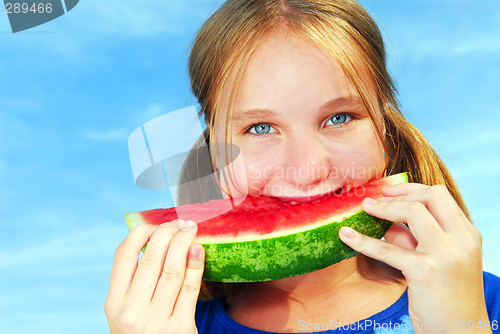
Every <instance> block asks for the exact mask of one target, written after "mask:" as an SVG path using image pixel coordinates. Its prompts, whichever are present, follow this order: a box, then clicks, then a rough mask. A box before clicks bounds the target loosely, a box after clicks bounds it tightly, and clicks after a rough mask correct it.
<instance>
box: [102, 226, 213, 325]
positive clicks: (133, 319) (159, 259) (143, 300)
mask: <svg viewBox="0 0 500 334" xmlns="http://www.w3.org/2000/svg"><path fill="white" fill-rule="evenodd" d="M181 224H183V225H182V228H181ZM196 232H197V226H196V224H194V223H193V222H191V221H187V222H186V223H184V222H183V221H182V220H176V221H173V222H171V223H165V224H162V225H160V226H159V227H157V228H156V227H152V226H150V225H146V224H140V225H138V226H136V227H134V228H133V229H132V231H130V233H129V234H128V235H127V237H126V238H125V240H124V241H123V242H122V244H121V245H120V246H119V247H118V249H117V250H116V253H115V258H114V261H113V267H112V269H111V282H110V285H109V292H108V296H107V298H106V303H105V306H104V308H105V312H106V317H107V318H108V324H109V328H110V331H111V333H183V334H184V333H187V334H190V333H197V332H198V331H197V329H196V325H195V321H194V314H195V308H196V302H197V299H198V293H199V291H200V286H201V278H202V276H203V268H204V259H205V253H204V249H203V247H202V246H201V245H200V244H196V243H192V242H193V239H194V237H195V236H196ZM148 240H149V243H148V246H147V248H146V250H145V252H144V254H143V256H142V258H141V260H140V262H139V265H137V261H138V255H139V253H140V251H141V249H142V248H143V247H144V245H145V244H146V242H148Z"/></svg>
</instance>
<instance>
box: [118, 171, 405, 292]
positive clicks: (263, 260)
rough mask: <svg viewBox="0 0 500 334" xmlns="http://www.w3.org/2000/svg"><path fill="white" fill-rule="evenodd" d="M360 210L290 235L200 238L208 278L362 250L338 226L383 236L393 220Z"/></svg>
mask: <svg viewBox="0 0 500 334" xmlns="http://www.w3.org/2000/svg"><path fill="white" fill-rule="evenodd" d="M389 178H390V179H387V181H386V182H388V184H387V185H393V184H398V183H406V182H408V175H407V174H406V173H400V174H397V175H392V176H390V177H389ZM359 210H360V211H359V212H357V213H354V214H352V213H350V214H351V215H350V216H349V217H347V218H345V219H342V220H340V221H338V219H339V217H338V216H337V217H336V218H335V217H331V218H330V219H331V220H332V222H330V223H328V222H327V223H326V224H323V225H321V226H316V227H314V228H312V229H309V230H305V231H300V232H296V233H290V234H287V235H282V236H274V237H269V238H262V239H257V240H249V241H238V240H237V239H235V240H234V241H231V242H199V243H200V244H201V245H203V247H204V249H205V254H206V255H205V270H204V274H203V279H204V280H206V281H215V282H227V283H236V282H261V281H269V280H275V279H282V278H288V277H294V276H298V275H302V274H306V273H310V272H313V271H316V270H320V269H324V268H326V267H328V266H330V265H333V264H335V263H338V262H340V261H342V260H346V259H349V258H352V257H354V256H356V255H359V253H358V252H356V251H354V250H353V249H352V248H350V247H349V246H347V245H346V244H344V243H343V242H342V241H341V240H340V238H339V236H338V232H339V230H340V228H341V227H342V226H348V227H351V228H353V229H354V230H356V231H358V232H360V233H362V234H365V235H367V236H370V237H373V238H376V239H380V238H382V237H383V236H384V234H385V232H386V231H387V229H388V228H389V227H390V226H391V225H392V224H393V223H392V222H389V221H387V220H383V219H380V218H377V217H373V216H370V215H368V214H367V213H366V212H364V211H362V209H361V206H359ZM134 214H136V213H129V214H125V218H126V221H127V227H128V229H129V231H130V230H131V229H132V228H133V227H134V226H135V225H137V224H138V223H141V219H140V217H138V216H134V217H132V216H131V215H134ZM327 221H328V220H327ZM200 241H201V240H200ZM195 242H196V239H195ZM146 246H147V244H146V245H145V246H144V248H143V249H142V251H144V250H145V249H146Z"/></svg>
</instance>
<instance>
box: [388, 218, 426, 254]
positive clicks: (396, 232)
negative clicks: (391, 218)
mask: <svg viewBox="0 0 500 334" xmlns="http://www.w3.org/2000/svg"><path fill="white" fill-rule="evenodd" d="M384 239H385V240H386V241H387V242H390V243H391V244H394V245H396V246H399V247H402V248H405V249H409V250H415V248H416V247H417V244H418V242H417V239H415V237H414V236H413V234H411V231H410V229H409V228H408V227H407V226H406V225H405V224H403V223H394V224H392V226H391V227H389V229H388V230H387V232H386V233H385V235H384Z"/></svg>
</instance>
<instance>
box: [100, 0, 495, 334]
mask: <svg viewBox="0 0 500 334" xmlns="http://www.w3.org/2000/svg"><path fill="white" fill-rule="evenodd" d="M189 73H190V77H191V84H192V90H193V93H194V95H195V96H196V97H197V99H198V102H199V103H200V105H201V112H200V113H201V114H202V115H203V116H204V118H205V121H206V123H207V131H206V133H205V138H203V139H204V140H206V142H207V143H208V144H209V145H210V147H211V148H212V149H211V151H210V153H211V158H212V165H213V166H218V165H219V161H218V160H219V159H218V158H217V157H218V155H217V152H216V150H215V149H214V147H216V145H214V144H215V143H216V142H217V141H219V142H226V143H232V144H235V145H237V146H238V147H239V149H240V150H241V154H242V157H243V160H244V164H245V171H246V173H244V174H243V175H242V173H237V174H235V175H233V177H234V178H235V179H236V181H238V182H245V183H246V184H247V188H248V190H247V193H248V195H257V194H258V195H266V196H275V197H279V198H282V199H283V200H285V201H309V200H314V199H317V198H320V197H322V196H325V195H328V194H330V193H332V192H335V191H339V189H345V188H349V187H352V186H356V185H362V184H364V183H366V182H368V181H370V180H372V179H376V178H380V177H383V176H385V175H391V174H394V173H399V172H402V171H406V172H409V174H410V177H411V181H412V183H409V184H402V185H397V186H393V187H388V188H385V189H384V190H383V194H384V196H386V197H384V198H382V199H381V200H380V201H375V200H373V199H370V198H367V199H365V201H364V202H363V209H364V210H365V211H366V212H368V213H369V214H371V215H374V216H377V217H380V218H383V219H387V220H391V221H395V222H397V223H396V224H394V225H393V226H392V227H391V228H390V229H389V231H388V232H387V233H386V235H385V240H386V241H382V240H376V239H372V238H369V237H366V236H364V235H362V234H360V233H358V232H356V231H354V230H352V229H349V228H345V227H344V228H342V229H341V230H340V232H339V237H340V238H341V240H342V241H343V242H345V243H346V244H347V245H348V246H350V247H352V248H353V249H355V250H356V251H358V252H360V253H361V254H362V255H359V256H357V257H354V258H351V259H349V260H345V261H342V262H340V263H337V264H335V265H332V266H330V267H327V268H325V269H323V270H319V271H316V272H313V273H309V274H305V275H301V276H298V277H292V278H286V279H281V280H275V281H269V282H261V283H247V284H223V283H213V282H202V281H201V277H202V273H203V263H204V251H203V248H202V247H201V245H199V244H196V243H193V239H194V237H195V235H196V230H197V227H196V225H195V224H194V223H192V222H190V221H186V222H184V221H174V222H170V223H165V224H163V225H161V226H160V227H158V228H157V229H156V230H155V229H154V228H152V227H147V226H141V225H140V226H137V227H136V228H134V229H133V230H132V231H131V232H130V233H129V235H128V236H127V237H126V238H125V240H124V242H123V243H122V244H121V245H120V246H119V248H118V249H117V251H116V255H115V261H114V264H113V269H112V274H111V282H110V289H109V293H108V297H107V300H106V304H105V310H106V315H107V317H108V322H109V326H110V329H111V332H112V333H197V332H199V333H264V332H276V333H285V332H286V333H297V332H329V333H330V332H332V333H333V332H339V333H346V331H347V332H352V333H353V332H370V333H371V332H377V333H381V332H392V331H404V332H411V331H413V332H415V333H417V332H418V333H420V332H436V333H437V332H440V333H442V332H443V331H452V330H462V331H469V332H481V333H491V332H492V331H493V332H494V331H496V330H497V329H498V317H499V314H500V306H499V304H500V300H499V299H498V298H497V299H496V300H495V295H496V294H497V293H498V289H499V286H500V283H499V279H498V278H497V277H494V276H493V275H491V274H486V273H484V274H483V271H482V256H481V235H480V234H479V232H478V230H477V229H476V228H475V227H474V225H472V223H471V222H470V220H469V217H468V213H467V209H466V207H465V205H464V203H463V201H462V198H461V196H460V194H459V192H458V190H457V187H456V186H455V183H454V182H453V180H452V178H451V176H450V174H449V173H448V171H447V169H446V167H445V166H444V164H443V163H442V162H441V160H440V159H439V157H438V156H437V155H436V154H435V152H434V151H433V150H432V148H431V147H430V146H429V144H428V143H427V142H426V140H425V139H424V138H423V136H422V135H421V134H420V132H419V131H418V130H417V129H416V128H414V127H413V126H412V125H411V124H410V123H409V122H408V121H407V120H405V119H404V117H403V116H402V115H401V113H400V111H399V109H398V104H397V101H396V97H395V90H394V86H393V83H392V81H391V78H390V76H389V74H388V72H387V70H386V67H385V52H384V46H383V41H382V38H381V34H380V32H379V30H378V28H377V26H376V24H375V23H374V21H373V20H372V18H371V17H370V16H369V15H368V14H367V13H366V11H365V10H364V9H363V8H362V7H361V6H360V5H359V4H357V3H356V2H355V1H351V0H253V1H249V0H229V1H227V2H226V3H224V4H223V5H222V7H221V8H220V9H219V10H217V11H216V12H215V13H214V14H213V15H212V16H211V17H210V18H209V19H208V20H207V22H206V23H205V24H204V25H203V26H202V28H201V29H200V31H199V33H198V35H197V38H196V40H195V42H194V45H193V49H192V51H191V54H190V59H189ZM193 152H195V151H193ZM195 159H196V160H195ZM188 160H189V161H186V163H185V166H186V167H185V170H184V174H183V177H184V178H188V179H191V178H192V177H190V175H192V173H193V170H190V168H189V166H192V163H191V162H192V161H200V160H199V157H198V156H197V155H196V154H195V153H193V154H192V155H191V156H190V158H189V159H188ZM195 166H196V164H195ZM197 167H199V168H211V167H212V166H208V167H207V166H197ZM283 171H287V172H286V173H283ZM214 186H216V183H206V184H198V185H195V186H193V187H192V188H190V189H184V190H182V191H181V192H180V194H179V198H180V199H181V201H182V202H183V203H182V204H187V203H189V202H195V201H199V200H200V199H201V200H207V199H208V198H209V194H213V188H214ZM194 189H198V190H199V189H201V190H202V192H199V191H197V192H195V191H194ZM224 190H225V189H223V191H222V192H220V194H225V193H226V192H225V191H224ZM231 195H232V196H236V197H237V196H239V195H240V194H234V193H233V194H231ZM243 195H246V193H244V194H243ZM403 223H404V224H403ZM148 240H149V244H148V247H147V249H146V251H145V253H144V255H143V256H142V258H141V260H140V263H139V265H137V257H138V254H139V252H140V250H141V249H142V247H143V246H144V245H145V243H146V242H148Z"/></svg>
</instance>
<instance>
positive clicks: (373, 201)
mask: <svg viewBox="0 0 500 334" xmlns="http://www.w3.org/2000/svg"><path fill="white" fill-rule="evenodd" d="M363 203H365V204H370V205H371V204H375V203H377V201H376V200H374V199H373V198H370V197H366V198H365V199H364V200H363Z"/></svg>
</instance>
